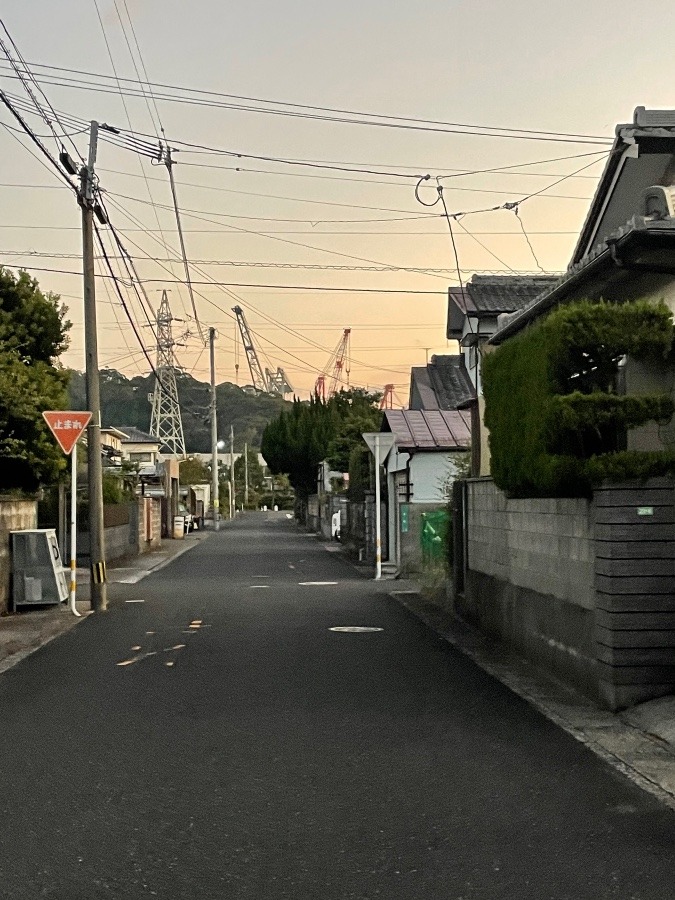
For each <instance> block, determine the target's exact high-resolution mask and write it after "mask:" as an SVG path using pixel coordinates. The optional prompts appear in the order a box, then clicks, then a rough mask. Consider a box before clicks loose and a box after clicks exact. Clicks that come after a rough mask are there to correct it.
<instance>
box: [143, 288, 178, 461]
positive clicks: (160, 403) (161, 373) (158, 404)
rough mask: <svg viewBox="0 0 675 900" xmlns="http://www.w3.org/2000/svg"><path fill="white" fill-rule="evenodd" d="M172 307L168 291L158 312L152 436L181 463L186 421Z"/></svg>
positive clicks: (163, 296)
mask: <svg viewBox="0 0 675 900" xmlns="http://www.w3.org/2000/svg"><path fill="white" fill-rule="evenodd" d="M172 321H173V316H172V315H171V307H170V306H169V298H168V296H167V293H166V291H162V302H161V303H160V305H159V309H158V310H157V378H156V379H155V390H154V393H153V395H152V420H151V424H150V434H152V435H153V437H156V438H157V439H158V440H159V441H161V446H160V450H161V451H162V452H168V453H170V454H171V455H172V456H175V457H176V458H179V459H184V457H185V438H184V436H183V420H182V419H181V414H180V404H179V402H178V387H177V385H176V357H175V354H174V350H173V348H174V341H173V336H172V333H171V322H172Z"/></svg>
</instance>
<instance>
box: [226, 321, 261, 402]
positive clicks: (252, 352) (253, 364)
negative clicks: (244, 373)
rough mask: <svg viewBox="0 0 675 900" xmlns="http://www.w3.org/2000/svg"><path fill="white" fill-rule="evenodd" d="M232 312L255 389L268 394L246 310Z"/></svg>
mask: <svg viewBox="0 0 675 900" xmlns="http://www.w3.org/2000/svg"><path fill="white" fill-rule="evenodd" d="M232 312H233V313H234V314H235V316H236V317H237V322H238V323H239V331H240V332H241V342H242V344H243V345H244V350H245V351H246V359H247V360H248V367H249V369H250V370H251V380H252V382H253V387H254V388H255V389H256V391H262V392H263V393H267V390H268V385H267V379H266V378H265V375H264V373H263V369H262V366H261V365H260V360H259V359H258V351H257V350H256V349H255V345H254V343H253V338H252V337H251V332H250V331H249V329H248V322H247V321H246V316H245V315H244V310H243V309H242V308H241V306H233V307H232Z"/></svg>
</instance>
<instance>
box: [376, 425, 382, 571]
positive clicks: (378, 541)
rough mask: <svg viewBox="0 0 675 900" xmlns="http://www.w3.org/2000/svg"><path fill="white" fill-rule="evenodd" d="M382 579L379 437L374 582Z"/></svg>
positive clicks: (377, 442)
mask: <svg viewBox="0 0 675 900" xmlns="http://www.w3.org/2000/svg"><path fill="white" fill-rule="evenodd" d="M381 578H382V523H381V521H380V436H379V434H378V435H377V436H376V438H375V581H379V580H380V579H381Z"/></svg>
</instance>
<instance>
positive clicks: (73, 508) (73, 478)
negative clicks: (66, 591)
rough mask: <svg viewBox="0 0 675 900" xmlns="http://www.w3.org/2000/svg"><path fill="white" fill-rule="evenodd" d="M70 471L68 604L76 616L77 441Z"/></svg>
mask: <svg viewBox="0 0 675 900" xmlns="http://www.w3.org/2000/svg"><path fill="white" fill-rule="evenodd" d="M70 471H71V475H70V596H69V603H68V605H69V608H70V611H71V613H72V614H73V615H74V616H80V613H79V612H78V611H77V609H76V607H75V594H76V592H77V442H76V443H74V444H73V451H72V453H71V470H70Z"/></svg>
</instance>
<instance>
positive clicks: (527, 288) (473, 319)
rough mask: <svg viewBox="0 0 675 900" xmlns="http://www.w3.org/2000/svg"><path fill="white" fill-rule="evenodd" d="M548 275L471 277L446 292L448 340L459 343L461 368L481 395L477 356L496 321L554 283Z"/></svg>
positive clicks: (554, 280) (523, 305) (522, 305)
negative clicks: (462, 362) (462, 361)
mask: <svg viewBox="0 0 675 900" xmlns="http://www.w3.org/2000/svg"><path fill="white" fill-rule="evenodd" d="M557 280H558V279H557V278H556V277H555V276H550V275H499V276H493V275H474V276H473V277H472V278H471V280H470V281H469V282H467V283H466V284H464V285H462V286H460V287H453V288H450V289H449V291H448V327H447V338H448V340H454V341H458V342H459V347H460V351H461V354H462V356H463V358H464V365H465V367H466V370H467V372H468V374H469V377H470V379H471V382H472V384H473V386H474V387H475V388H476V390H477V391H478V393H479V394H480V353H481V348H482V346H483V345H484V344H485V342H486V341H487V340H488V339H489V338H490V337H492V335H493V334H494V333H495V332H496V331H497V327H498V319H499V316H500V315H503V314H505V313H513V312H516V311H517V310H521V309H523V308H524V307H526V306H528V305H529V304H530V303H531V302H532V301H533V300H534V299H535V298H537V297H539V296H540V295H541V294H542V293H543V292H544V291H546V290H549V289H550V288H551V287H553V285H555V284H556V282H557Z"/></svg>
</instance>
